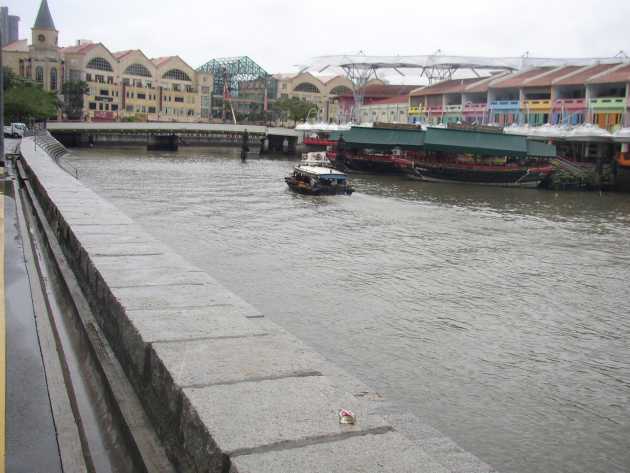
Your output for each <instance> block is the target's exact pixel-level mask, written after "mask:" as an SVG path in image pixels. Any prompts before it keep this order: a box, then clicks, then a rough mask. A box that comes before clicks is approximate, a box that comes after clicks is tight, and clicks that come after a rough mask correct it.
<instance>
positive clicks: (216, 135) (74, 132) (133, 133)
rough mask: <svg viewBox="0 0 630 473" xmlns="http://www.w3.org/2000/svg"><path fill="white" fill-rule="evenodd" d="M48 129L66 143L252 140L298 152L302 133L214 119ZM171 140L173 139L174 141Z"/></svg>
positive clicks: (195, 143)
mask: <svg viewBox="0 0 630 473" xmlns="http://www.w3.org/2000/svg"><path fill="white" fill-rule="evenodd" d="M48 130H49V131H50V132H51V134H52V135H53V136H55V138H57V139H58V140H59V141H60V142H61V143H63V144H64V145H65V146H69V147H80V146H107V145H110V146H113V145H139V146H144V145H150V144H152V143H153V144H155V143H156V142H160V141H161V142H168V140H169V139H170V140H171V141H172V142H173V143H175V144H179V145H184V146H186V145H188V146H205V145H240V144H241V143H242V140H243V135H244V133H245V132H247V133H248V134H249V144H250V147H251V146H255V147H256V148H258V147H260V146H261V144H262V143H263V140H264V145H265V148H264V149H265V151H275V152H282V151H286V152H289V153H293V152H295V148H296V146H297V144H298V142H299V137H300V133H299V132H297V131H295V130H293V129H289V128H280V127H267V126H260V125H230V124H214V123H166V122H164V123H162V122H160V123H156V122H151V123H126V122H52V123H49V124H48ZM171 144H172V143H171Z"/></svg>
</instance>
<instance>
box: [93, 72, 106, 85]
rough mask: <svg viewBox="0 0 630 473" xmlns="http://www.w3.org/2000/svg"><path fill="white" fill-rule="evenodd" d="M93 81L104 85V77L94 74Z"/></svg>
mask: <svg viewBox="0 0 630 473" xmlns="http://www.w3.org/2000/svg"><path fill="white" fill-rule="evenodd" d="M94 80H95V81H96V82H98V83H100V84H104V83H105V76H101V75H99V74H96V75H95V76H94Z"/></svg>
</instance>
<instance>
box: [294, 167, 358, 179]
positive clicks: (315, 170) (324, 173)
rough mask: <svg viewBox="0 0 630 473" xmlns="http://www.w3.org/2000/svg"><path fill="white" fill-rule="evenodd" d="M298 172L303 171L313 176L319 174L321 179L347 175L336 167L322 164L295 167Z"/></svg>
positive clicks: (343, 177) (341, 177)
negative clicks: (322, 165) (327, 166)
mask: <svg viewBox="0 0 630 473" xmlns="http://www.w3.org/2000/svg"><path fill="white" fill-rule="evenodd" d="M295 170H296V171H298V172H303V173H306V174H311V175H313V176H317V177H319V178H320V179H321V178H325V179H346V175H345V174H344V173H342V172H339V171H337V170H335V169H331V168H324V167H321V166H298V167H296V168H295Z"/></svg>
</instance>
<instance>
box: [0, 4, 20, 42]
mask: <svg viewBox="0 0 630 473" xmlns="http://www.w3.org/2000/svg"><path fill="white" fill-rule="evenodd" d="M19 27H20V17H19V16H15V15H9V8H8V7H0V29H1V35H0V42H1V43H2V46H6V45H7V44H11V43H14V42H15V41H17V40H18V39H19V35H20V32H19Z"/></svg>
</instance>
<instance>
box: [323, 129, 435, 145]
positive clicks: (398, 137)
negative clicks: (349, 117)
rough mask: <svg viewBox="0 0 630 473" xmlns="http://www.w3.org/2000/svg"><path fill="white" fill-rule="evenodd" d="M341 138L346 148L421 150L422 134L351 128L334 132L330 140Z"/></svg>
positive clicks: (406, 131) (418, 131) (417, 131)
mask: <svg viewBox="0 0 630 473" xmlns="http://www.w3.org/2000/svg"><path fill="white" fill-rule="evenodd" d="M342 136H343V140H344V141H345V142H346V146H349V147H352V146H362V147H366V148H394V147H400V148H422V146H423V145H424V132H423V131H422V130H420V129H418V130H391V129H387V128H367V127H352V129H350V130H348V131H343V132H335V133H334V135H333V134H331V135H330V138H331V139H334V140H338V139H339V138H340V137H342Z"/></svg>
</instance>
